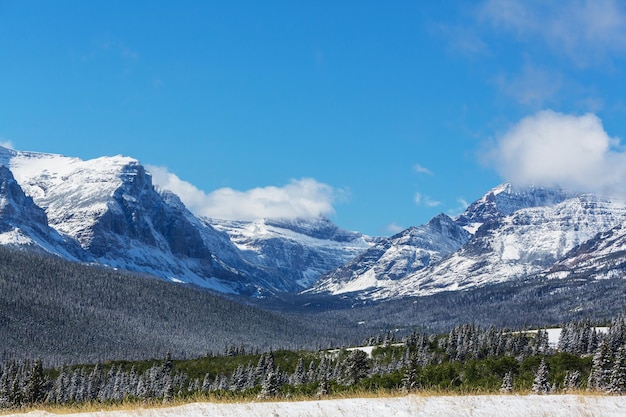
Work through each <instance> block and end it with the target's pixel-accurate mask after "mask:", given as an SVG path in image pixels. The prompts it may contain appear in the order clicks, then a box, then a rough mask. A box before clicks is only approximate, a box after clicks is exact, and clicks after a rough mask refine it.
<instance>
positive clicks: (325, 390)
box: [316, 376, 330, 398]
mask: <svg viewBox="0 0 626 417" xmlns="http://www.w3.org/2000/svg"><path fill="white" fill-rule="evenodd" d="M329 392H330V386H329V384H328V378H326V376H323V377H322V378H321V379H320V382H319V385H318V387H317V394H316V395H317V397H318V398H319V397H325V396H327V395H328V394H329Z"/></svg>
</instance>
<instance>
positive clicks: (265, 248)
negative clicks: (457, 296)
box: [0, 148, 626, 301]
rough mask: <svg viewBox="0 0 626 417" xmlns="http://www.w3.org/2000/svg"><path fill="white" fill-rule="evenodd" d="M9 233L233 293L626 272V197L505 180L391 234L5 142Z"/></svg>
mask: <svg viewBox="0 0 626 417" xmlns="http://www.w3.org/2000/svg"><path fill="white" fill-rule="evenodd" d="M0 165H1V166H0V243H1V244H3V245H7V246H14V247H18V248H21V249H25V250H28V251H34V252H39V253H49V254H53V255H56V256H59V257H61V258H64V259H67V260H70V261H74V262H82V263H94V264H98V265H105V266H107V267H110V268H117V269H123V270H128V271H133V272H139V273H142V274H147V275H151V276H156V277H159V278H162V279H165V280H169V281H172V282H176V283H184V284H191V285H194V286H198V287H202V288H207V289H210V290H214V291H217V292H220V293H224V294H232V295H236V296H244V297H252V298H253V299H259V298H268V297H269V298H271V297H273V296H277V295H280V294H302V296H303V297H314V296H323V297H328V296H331V297H340V298H343V299H345V298H348V299H351V300H369V301H382V300H390V299H400V298H406V297H419V296H426V295H432V294H437V293H441V292H450V291H460V290H468V289H472V288H481V287H485V286H489V285H496V284H499V283H504V282H514V281H520V280H527V279H529V278H532V277H541V278H542V279H564V278H568V277H572V276H576V277H583V278H585V279H590V280H595V279H601V278H607V277H610V278H614V277H621V276H623V270H624V267H625V263H626V227H624V226H625V225H624V223H625V219H626V204H624V203H623V202H620V201H616V200H610V199H607V198H603V197H600V196H597V195H593V194H586V193H578V192H571V191H567V190H563V189H559V188H539V187H517V186H515V185H512V184H503V185H500V186H498V187H496V188H494V189H492V190H490V191H488V192H487V193H486V194H485V195H484V196H483V197H482V198H480V199H478V200H477V201H475V202H474V203H472V204H470V205H469V207H468V208H467V209H466V210H465V211H464V212H463V213H462V214H460V215H458V216H455V217H450V216H448V215H446V214H440V215H438V216H436V217H434V218H433V219H432V220H431V221H429V222H428V223H427V224H425V225H418V226H414V227H410V228H408V229H406V230H404V231H402V232H400V233H398V234H396V235H394V236H391V237H384V238H382V237H370V236H365V235H363V234H361V233H358V232H351V231H345V230H342V229H340V228H339V227H337V226H336V225H335V224H333V223H332V222H331V221H330V220H329V219H327V218H316V219H258V220H255V221H233V220H220V219H213V218H203V217H198V216H196V215H194V214H193V213H192V212H190V211H189V210H188V209H187V208H186V207H185V205H184V204H183V203H182V202H181V200H180V199H179V198H178V197H177V196H176V195H175V194H174V193H172V192H171V191H168V190H161V189H158V187H155V186H154V184H153V183H152V178H151V175H150V173H149V172H148V171H147V170H146V169H145V168H144V167H143V166H142V165H141V164H140V163H139V161H137V160H135V159H133V158H129V157H123V156H114V157H102V158H97V159H93V160H86V161H84V160H80V159H78V158H71V157H65V156H62V155H55V154H46V153H37V152H21V151H15V150H11V149H7V148H0Z"/></svg>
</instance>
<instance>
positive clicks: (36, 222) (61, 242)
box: [0, 165, 89, 261]
mask: <svg viewBox="0 0 626 417" xmlns="http://www.w3.org/2000/svg"><path fill="white" fill-rule="evenodd" d="M0 244H3V245H10V246H16V247H22V248H28V249H30V250H33V251H35V252H49V253H55V254H58V255H60V256H62V257H64V258H67V259H70V260H74V261H79V260H87V259H89V258H88V257H87V256H86V254H85V253H83V251H82V250H81V248H80V246H79V245H78V244H76V242H74V241H73V240H72V239H70V238H67V237H65V236H62V235H61V234H59V233H58V232H57V231H56V230H54V229H53V228H51V227H50V226H49V225H48V219H47V217H46V213H45V212H44V211H43V209H41V208H40V207H38V206H37V205H36V204H35V203H34V202H33V199H32V198H31V197H28V196H26V194H24V191H23V190H22V188H21V187H20V186H19V184H18V183H17V181H15V178H14V177H13V174H12V173H11V171H10V170H9V169H8V168H7V167H5V166H2V165H0Z"/></svg>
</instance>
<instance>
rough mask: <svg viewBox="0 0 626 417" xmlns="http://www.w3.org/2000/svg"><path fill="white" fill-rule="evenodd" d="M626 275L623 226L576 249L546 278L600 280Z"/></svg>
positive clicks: (625, 236) (554, 266)
mask: <svg viewBox="0 0 626 417" xmlns="http://www.w3.org/2000/svg"><path fill="white" fill-rule="evenodd" d="M625 272H626V223H622V224H620V225H618V226H615V227H614V228H613V229H611V230H608V231H606V232H601V233H598V234H597V235H596V236H594V237H593V238H592V239H590V240H588V241H586V242H585V243H583V244H581V245H578V246H576V247H575V248H574V249H572V250H571V251H570V252H569V253H567V254H566V256H565V257H564V258H563V259H561V260H560V261H559V262H557V263H556V264H554V265H553V266H552V267H551V268H550V270H549V271H548V272H547V273H546V274H545V275H546V276H547V277H549V278H568V277H570V276H585V277H588V278H595V279H602V278H613V277H619V276H622V277H623V276H624V275H625Z"/></svg>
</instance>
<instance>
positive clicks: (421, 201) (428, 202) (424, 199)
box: [413, 192, 441, 207]
mask: <svg viewBox="0 0 626 417" xmlns="http://www.w3.org/2000/svg"><path fill="white" fill-rule="evenodd" d="M413 201H414V202H415V204H417V205H418V206H421V205H425V206H427V207H437V206H440V205H441V201H436V200H433V199H432V198H430V197H428V196H424V195H422V193H419V192H418V193H415V195H414V196H413Z"/></svg>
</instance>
